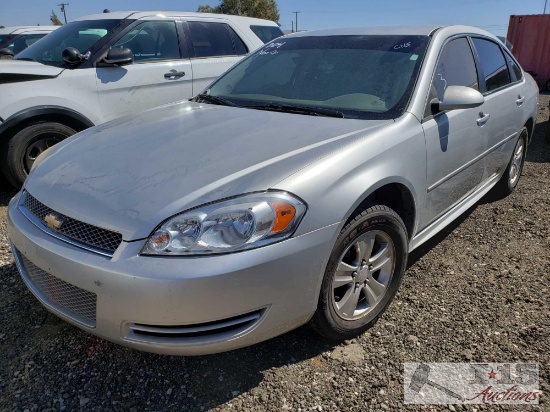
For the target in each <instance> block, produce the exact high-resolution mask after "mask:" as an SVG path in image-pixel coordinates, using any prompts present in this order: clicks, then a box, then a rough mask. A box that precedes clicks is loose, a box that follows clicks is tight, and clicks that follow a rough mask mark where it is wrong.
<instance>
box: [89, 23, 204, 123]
mask: <svg viewBox="0 0 550 412" xmlns="http://www.w3.org/2000/svg"><path fill="white" fill-rule="evenodd" d="M112 47H113V48H129V49H130V50H132V52H133V53H134V63H133V64H130V65H126V66H122V67H97V71H96V73H97V86H98V92H99V100H100V104H101V109H102V112H103V116H104V119H105V120H106V121H107V120H111V119H115V118H117V117H121V116H124V115H127V114H130V113H138V112H141V111H143V110H146V109H150V108H153V107H156V106H160V105H162V104H167V103H171V102H175V101H179V100H183V99H188V98H190V97H191V96H192V94H193V86H192V83H193V73H192V70H191V62H190V60H189V56H188V54H187V48H186V43H185V41H184V34H183V31H182V30H181V28H180V29H178V24H177V22H176V21H175V20H170V19H162V20H147V21H139V22H138V23H137V24H135V25H132V26H131V27H130V28H129V29H128V30H127V31H126V32H125V33H124V34H122V35H121V36H120V37H119V38H118V40H115V41H114V44H113V46H112Z"/></svg>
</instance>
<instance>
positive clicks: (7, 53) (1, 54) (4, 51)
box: [0, 47, 15, 58]
mask: <svg viewBox="0 0 550 412" xmlns="http://www.w3.org/2000/svg"><path fill="white" fill-rule="evenodd" d="M8 56H9V57H13V56H15V54H14V53H13V50H10V49H8V48H7V47H6V48H3V49H0V57H4V58H5V57H8Z"/></svg>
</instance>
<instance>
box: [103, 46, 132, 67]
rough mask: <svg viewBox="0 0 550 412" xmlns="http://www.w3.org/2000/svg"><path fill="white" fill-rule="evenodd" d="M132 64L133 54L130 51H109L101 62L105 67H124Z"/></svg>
mask: <svg viewBox="0 0 550 412" xmlns="http://www.w3.org/2000/svg"><path fill="white" fill-rule="evenodd" d="M133 62H134V53H132V50H130V49H111V50H109V53H107V56H105V58H104V59H103V60H102V61H101V63H103V64H104V65H107V66H124V65H126V64H132V63H133Z"/></svg>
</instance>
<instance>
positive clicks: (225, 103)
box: [190, 93, 242, 107]
mask: <svg viewBox="0 0 550 412" xmlns="http://www.w3.org/2000/svg"><path fill="white" fill-rule="evenodd" d="M190 100H191V101H194V102H198V101H199V100H204V101H206V102H209V103H214V104H219V105H222V106H231V107H242V106H239V105H238V104H235V103H233V102H232V101H230V100H227V99H224V98H223V97H218V96H211V95H209V94H206V93H201V94H198V95H197V96H195V97H194V98H192V99H190Z"/></svg>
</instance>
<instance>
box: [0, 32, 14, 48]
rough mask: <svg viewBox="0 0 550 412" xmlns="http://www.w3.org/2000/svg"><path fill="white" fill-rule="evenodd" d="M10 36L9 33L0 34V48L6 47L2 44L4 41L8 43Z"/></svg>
mask: <svg viewBox="0 0 550 412" xmlns="http://www.w3.org/2000/svg"><path fill="white" fill-rule="evenodd" d="M12 38H13V36H12V35H11V34H0V49H2V48H4V47H6V46H4V43H6V44H9V41H10V39H12Z"/></svg>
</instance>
